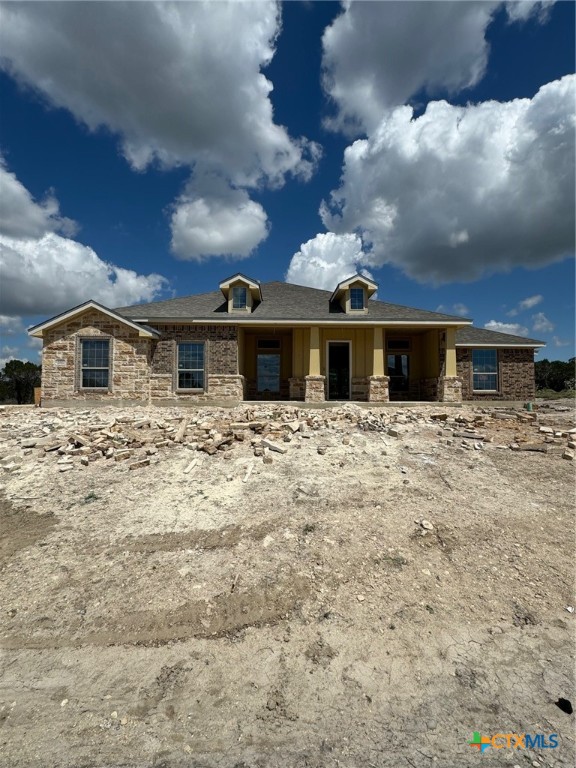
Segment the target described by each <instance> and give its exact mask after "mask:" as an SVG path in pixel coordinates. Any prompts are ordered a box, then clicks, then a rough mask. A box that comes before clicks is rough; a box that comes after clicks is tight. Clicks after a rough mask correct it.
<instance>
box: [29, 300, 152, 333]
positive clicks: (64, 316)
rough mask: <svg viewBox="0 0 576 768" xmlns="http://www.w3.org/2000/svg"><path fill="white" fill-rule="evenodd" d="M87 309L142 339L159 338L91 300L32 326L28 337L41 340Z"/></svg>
mask: <svg viewBox="0 0 576 768" xmlns="http://www.w3.org/2000/svg"><path fill="white" fill-rule="evenodd" d="M87 309H95V310H97V311H99V312H102V313H103V314H105V315H108V316H109V317H111V318H112V319H114V320H117V321H118V322H120V323H123V324H124V325H127V326H129V327H130V328H133V329H134V330H135V331H138V335H139V336H141V337H143V338H148V339H156V338H158V337H159V336H160V333H159V332H158V331H155V330H154V329H152V328H150V329H147V328H142V327H141V326H140V325H138V323H137V322H136V321H135V320H132V319H130V318H128V317H126V316H125V315H120V314H118V313H117V312H115V311H114V310H112V309H108V307H105V306H104V305H103V304H99V303H98V302H97V301H94V300H93V299H90V300H89V301H85V302H84V303H83V304H78V306H76V307H72V309H69V310H67V311H66V312H61V313H60V314H59V315H54V317H51V318H50V319H49V320H45V321H44V322H43V323H38V325H33V326H32V327H31V328H29V329H28V335H29V336H33V337H34V338H37V339H41V338H42V336H43V334H44V331H47V330H49V329H50V328H53V327H54V326H57V325H60V323H63V322H65V321H66V320H70V319H71V318H73V317H76V316H77V315H81V314H82V313H83V312H86V310H87Z"/></svg>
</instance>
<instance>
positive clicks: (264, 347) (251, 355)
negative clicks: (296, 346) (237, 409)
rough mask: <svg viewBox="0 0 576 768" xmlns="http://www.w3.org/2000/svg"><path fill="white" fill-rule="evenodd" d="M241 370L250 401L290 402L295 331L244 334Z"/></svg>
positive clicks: (241, 338)
mask: <svg viewBox="0 0 576 768" xmlns="http://www.w3.org/2000/svg"><path fill="white" fill-rule="evenodd" d="M239 348H240V353H239V370H240V372H241V373H242V375H243V376H244V377H245V380H246V397H247V399H248V400H288V399H289V384H288V380H289V378H290V377H291V375H292V331H291V330H289V329H282V328H257V329H250V330H245V331H244V330H243V331H242V334H241V335H240V339H239Z"/></svg>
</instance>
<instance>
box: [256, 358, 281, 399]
mask: <svg viewBox="0 0 576 768" xmlns="http://www.w3.org/2000/svg"><path fill="white" fill-rule="evenodd" d="M256 371H257V374H256V378H257V389H258V394H259V395H266V396H270V395H279V394H280V355H279V354H276V353H270V352H265V353H263V354H262V353H259V354H258V356H257V358H256Z"/></svg>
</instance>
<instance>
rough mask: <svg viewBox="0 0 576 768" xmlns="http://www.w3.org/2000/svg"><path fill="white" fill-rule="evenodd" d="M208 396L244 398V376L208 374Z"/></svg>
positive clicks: (231, 398) (230, 398) (229, 398)
mask: <svg viewBox="0 0 576 768" xmlns="http://www.w3.org/2000/svg"><path fill="white" fill-rule="evenodd" d="M207 395H208V397H210V398H212V397H221V398H226V399H227V400H244V376H238V375H233V376H216V375H214V374H209V375H208V388H207Z"/></svg>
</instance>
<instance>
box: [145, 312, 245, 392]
mask: <svg viewBox="0 0 576 768" xmlns="http://www.w3.org/2000/svg"><path fill="white" fill-rule="evenodd" d="M154 328H156V330H158V331H160V333H161V334H162V338H161V339H159V340H158V341H155V342H153V343H152V366H151V373H150V397H151V400H152V402H160V403H165V404H167V403H168V401H173V402H189V401H196V400H211V399H214V398H222V399H226V400H243V399H244V397H245V382H244V377H243V376H240V375H239V374H238V328H237V326H234V325H174V324H170V325H167V324H162V323H155V324H154ZM187 341H188V342H195V341H196V342H203V343H204V344H205V348H204V366H205V372H204V375H205V389H204V391H203V392H186V391H182V390H181V391H178V390H177V378H176V358H177V344H179V343H183V342H187Z"/></svg>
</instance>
